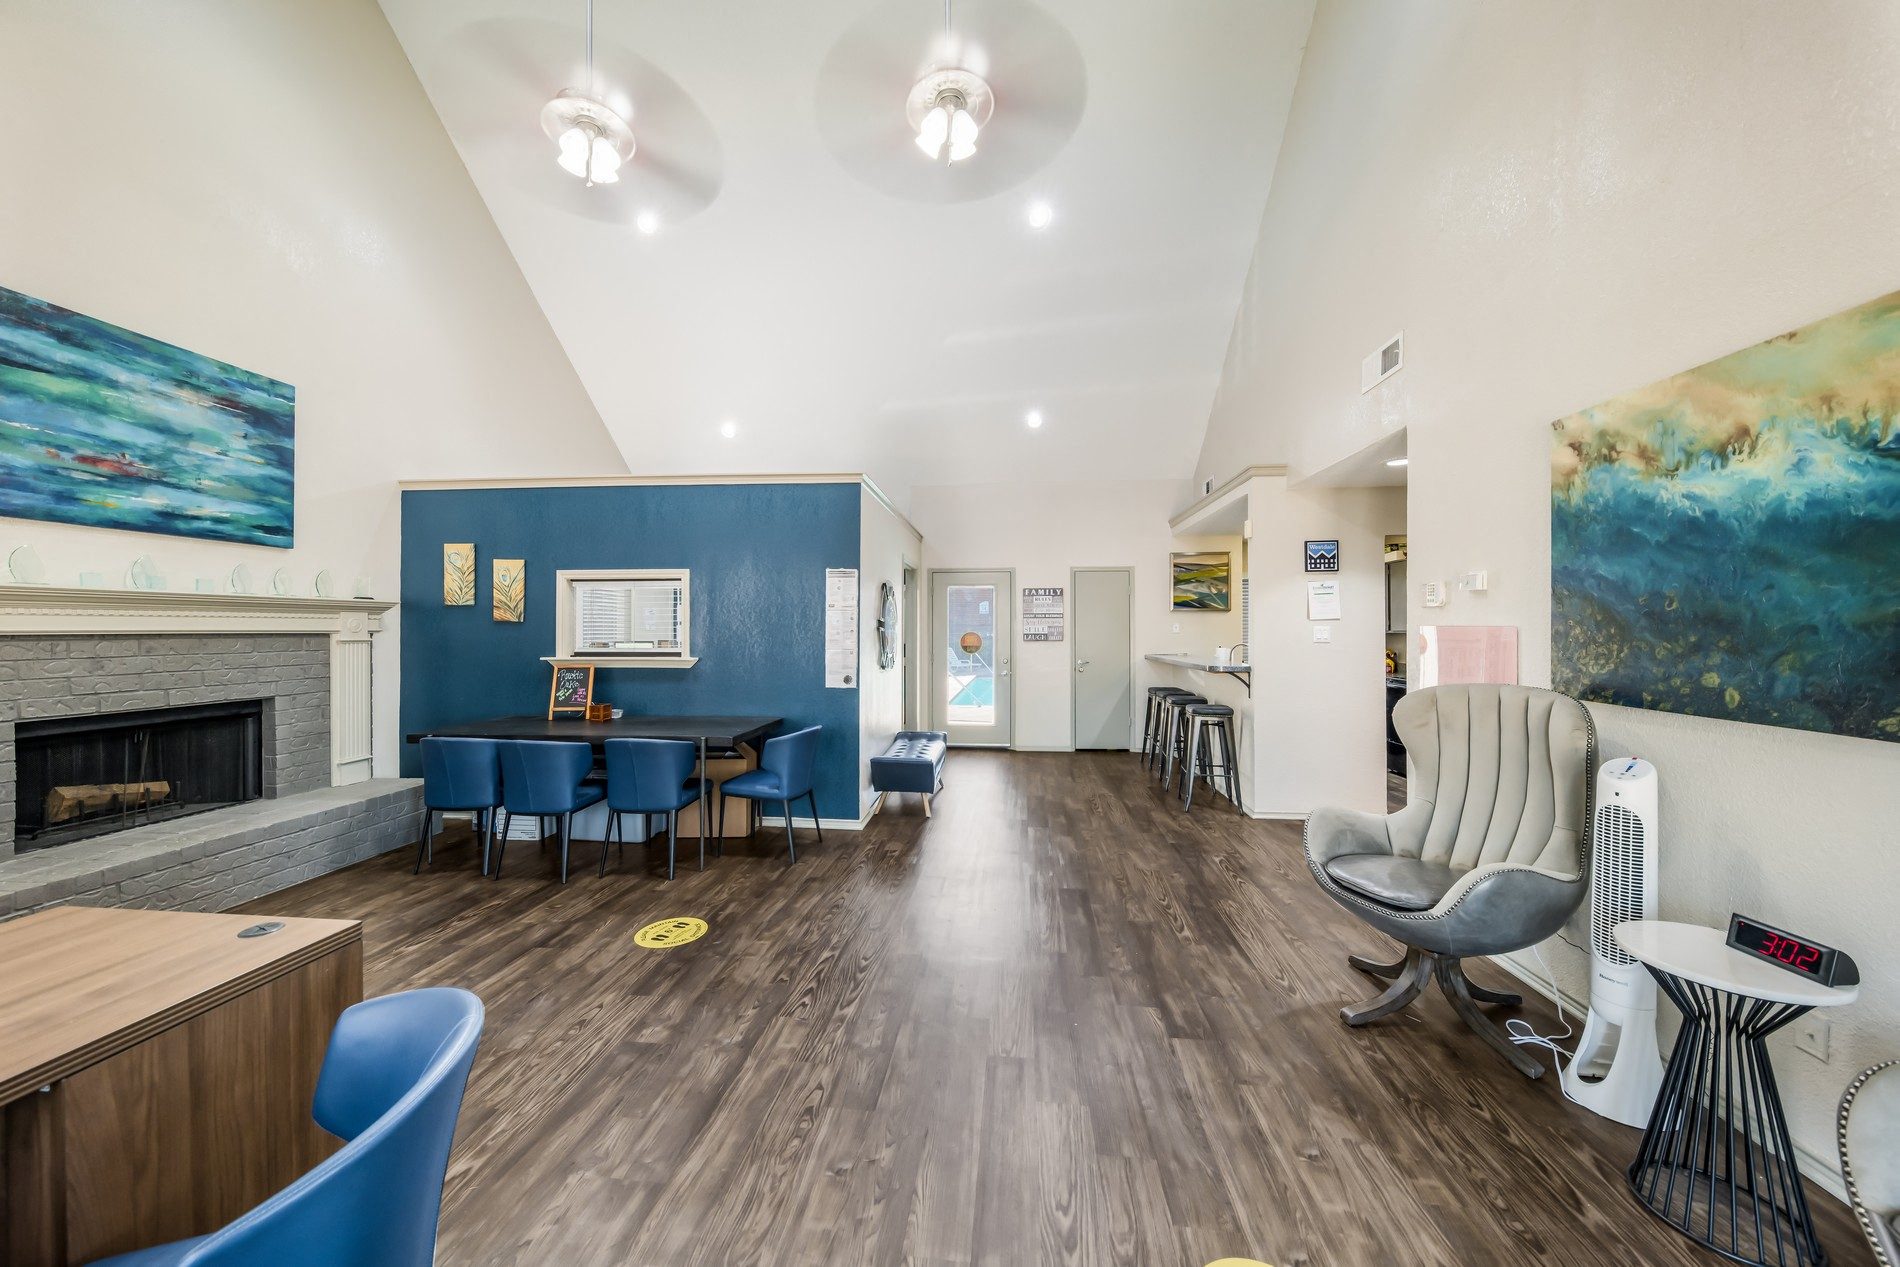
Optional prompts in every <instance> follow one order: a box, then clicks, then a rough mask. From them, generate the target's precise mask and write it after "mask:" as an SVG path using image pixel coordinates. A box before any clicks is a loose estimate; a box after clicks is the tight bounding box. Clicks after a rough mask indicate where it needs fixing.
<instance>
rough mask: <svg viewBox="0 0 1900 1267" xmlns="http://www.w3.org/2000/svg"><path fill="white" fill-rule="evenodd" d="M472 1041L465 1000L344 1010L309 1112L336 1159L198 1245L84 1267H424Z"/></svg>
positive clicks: (471, 1016)
mask: <svg viewBox="0 0 1900 1267" xmlns="http://www.w3.org/2000/svg"><path fill="white" fill-rule="evenodd" d="M481 1033H482V1002H481V1000H480V999H478V998H476V997H475V996H474V995H472V994H470V993H469V992H468V991H467V990H453V989H434V990H410V991H408V992H407V993H404V994H386V995H384V996H383V997H381V998H377V999H370V1000H368V1001H366V1002H363V1003H358V1004H357V1005H356V1006H355V1007H352V1008H350V1009H348V1010H347V1011H345V1012H344V1013H343V1015H342V1016H339V1017H338V1018H337V1022H336V1028H335V1029H334V1030H332V1031H331V1033H330V1049H329V1051H328V1052H326V1053H325V1054H324V1057H323V1072H322V1073H321V1074H320V1075H318V1078H317V1094H316V1098H315V1100H314V1101H313V1103H312V1104H311V1108H310V1116H311V1117H313V1118H315V1119H316V1122H317V1125H318V1126H321V1127H322V1128H323V1129H324V1130H326V1131H328V1132H330V1133H331V1134H332V1135H335V1136H336V1137H337V1138H339V1139H341V1140H343V1141H345V1142H344V1145H343V1148H342V1150H341V1151H339V1152H337V1153H334V1154H332V1155H331V1156H330V1157H329V1158H327V1159H326V1160H325V1161H323V1162H322V1163H321V1164H319V1165H318V1166H317V1167H316V1168H315V1169H313V1170H311V1171H309V1172H308V1173H306V1174H305V1175H303V1176H302V1177H301V1178H299V1179H298V1180H297V1181H296V1182H295V1183H293V1184H291V1185H290V1186H289V1187H287V1188H285V1189H284V1190H283V1191H282V1192H279V1193H278V1194H277V1195H275V1196H273V1197H271V1198H270V1199H269V1200H268V1201H266V1202H264V1203H263V1204H262V1205H260V1206H258V1207H257V1208H256V1209H254V1210H251V1211H250V1212H249V1213H247V1214H244V1215H242V1216H240V1217H239V1218H238V1219H237V1220H236V1221H235V1222H232V1223H229V1224H227V1225H225V1226H224V1227H223V1228H221V1229H219V1230H218V1231H216V1232H213V1233H211V1235H209V1236H196V1237H193V1238H191V1239H190V1240H184V1241H174V1242H172V1243H171V1244H169V1245H160V1246H157V1247H155V1248H152V1249H142V1250H138V1251H136V1252H134V1253H130V1254H120V1255H118V1256H117V1257H114V1258H107V1259H103V1260H101V1261H100V1262H99V1263H96V1264H94V1267H106V1265H107V1264H109V1265H110V1267H256V1264H258V1263H270V1264H272V1265H273V1267H336V1265H337V1264H340V1263H348V1264H350V1265H351V1267H430V1264H431V1263H432V1262H433V1261H434V1259H435V1229H436V1220H437V1217H438V1216H439V1215H440V1213H441V1209H442V1180H443V1178H444V1176H445V1175H446V1174H447V1172H448V1166H449V1145H450V1143H452V1142H453V1141H454V1138H455V1120H456V1118H457V1116H458V1115H459V1114H460V1113H461V1109H462V1091H463V1089H464V1088H465V1087H466V1086H467V1085H468V1068H469V1065H470V1064H471V1063H472V1062H473V1061H474V1059H475V1044H476V1041H477V1040H478V1039H480V1037H481Z"/></svg>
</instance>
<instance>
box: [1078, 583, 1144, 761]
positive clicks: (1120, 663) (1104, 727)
mask: <svg viewBox="0 0 1900 1267" xmlns="http://www.w3.org/2000/svg"><path fill="white" fill-rule="evenodd" d="M1069 580H1070V587H1069V588H1070V593H1071V594H1072V596H1073V599H1074V607H1073V611H1074V613H1075V614H1074V617H1073V619H1072V621H1071V631H1070V637H1071V638H1073V639H1074V642H1073V643H1072V645H1073V647H1074V648H1075V650H1074V652H1073V662H1072V669H1073V675H1074V678H1073V680H1074V688H1075V689H1074V699H1075V746H1076V747H1077V748H1078V749H1083V748H1109V749H1114V750H1117V751H1120V750H1125V749H1127V748H1128V747H1129V746H1130V743H1131V740H1130V735H1131V734H1132V733H1133V729H1134V725H1133V722H1134V715H1135V712H1134V710H1135V698H1134V693H1135V679H1134V672H1135V665H1134V638H1133V630H1132V629H1131V628H1130V622H1131V621H1132V620H1133V601H1132V600H1133V596H1134V584H1135V575H1134V572H1133V571H1131V570H1130V569H1128V568H1077V569H1076V570H1074V571H1073V572H1071V573H1069Z"/></svg>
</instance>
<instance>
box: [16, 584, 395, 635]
mask: <svg viewBox="0 0 1900 1267" xmlns="http://www.w3.org/2000/svg"><path fill="white" fill-rule="evenodd" d="M394 606H396V604H395V603H393V602H385V601H383V600H382V599H375V598H285V597H280V596H278V595H276V594H198V593H179V592H174V591H171V590H108V589H65V588H60V587H57V586H51V585H0V637H3V636H9V635H11V636H19V635H29V636H31V635H39V636H54V637H57V636H61V635H84V634H193V633H227V634H229V633H328V634H338V635H341V636H343V637H345V638H352V637H353V638H366V637H368V636H369V635H370V634H373V633H376V632H378V631H379V630H381V629H382V627H383V613H385V612H387V611H389V610H390V609H391V608H392V607H394Z"/></svg>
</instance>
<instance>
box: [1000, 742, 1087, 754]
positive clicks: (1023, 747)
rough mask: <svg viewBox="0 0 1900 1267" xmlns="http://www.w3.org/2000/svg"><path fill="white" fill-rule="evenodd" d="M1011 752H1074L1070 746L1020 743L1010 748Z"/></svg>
mask: <svg viewBox="0 0 1900 1267" xmlns="http://www.w3.org/2000/svg"><path fill="white" fill-rule="evenodd" d="M1010 751H1011V752H1074V751H1075V749H1074V747H1072V746H1071V745H1069V744H1066V743H1064V744H1039V743H1019V744H1013V745H1011V747H1010Z"/></svg>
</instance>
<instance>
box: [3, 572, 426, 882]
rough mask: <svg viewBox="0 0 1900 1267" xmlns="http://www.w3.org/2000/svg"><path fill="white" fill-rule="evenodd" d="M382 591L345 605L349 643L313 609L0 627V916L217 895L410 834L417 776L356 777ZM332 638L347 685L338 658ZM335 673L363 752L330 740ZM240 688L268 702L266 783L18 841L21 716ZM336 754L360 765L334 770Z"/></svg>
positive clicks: (361, 771) (358, 856)
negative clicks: (258, 627) (192, 809)
mask: <svg viewBox="0 0 1900 1267" xmlns="http://www.w3.org/2000/svg"><path fill="white" fill-rule="evenodd" d="M5 588H6V589H8V590H9V591H12V592H14V593H17V592H18V591H17V590H13V587H5ZM181 597H182V596H181ZM263 601H265V600H251V605H252V606H253V607H256V606H261V604H262V602H263ZM280 601H281V602H283V603H284V605H286V606H288V605H290V604H291V603H293V602H294V601H295V600H280ZM306 605H307V606H314V603H310V602H309V601H308V600H306ZM5 606H6V605H5V599H4V596H0V609H4V608H5ZM340 606H342V605H340ZM384 606H386V605H378V606H377V607H376V608H375V609H373V610H372V609H365V610H364V612H363V614H361V615H359V616H355V617H352V616H350V615H349V614H348V613H347V611H346V613H345V615H344V617H343V618H342V627H344V628H349V627H352V626H353V627H354V628H356V629H357V630H358V635H357V641H356V642H355V644H354V646H352V644H351V643H350V642H339V641H338V638H337V635H336V634H335V633H333V632H326V631H324V630H323V629H322V628H321V625H320V622H319V621H316V620H315V619H313V618H312V617H310V616H308V615H305V616H302V617H301V618H299V619H298V620H295V621H285V622H284V623H286V624H290V625H292V629H291V631H288V632H269V631H267V632H249V631H243V632H230V633H224V632H216V633H199V632H177V633H172V632H135V633H131V632H128V633H117V632H108V633H97V634H75V633H70V632H58V633H52V634H47V635H40V634H34V633H13V632H11V631H7V630H0V919H5V918H8V917H10V916H13V915H19V914H23V913H25V912H27V911H31V910H35V909H38V908H40V907H44V906H50V905H56V904H61V903H67V902H72V903H78V904H81V905H88V906H143V907H154V908H160V909H181V910H202V911H216V910H223V909H227V908H229V907H231V906H235V905H237V904H239V903H242V902H246V901H250V900H252V899H254V898H258V897H262V896H264V895H266V894H269V893H273V892H276V891H277V890H279V889H282V888H286V887H288V886H289V885H292V884H296V883H298V882H300V881H302V880H306V879H310V878H311V877H314V876H317V875H321V874H323V873H325V872H328V871H334V870H336V869H338V868H339V867H344V866H348V865H349V864H351V863H353V862H358V861H361V860H362V859H364V858H368V857H372V856H374V855H376V854H380V853H384V852H386V851H388V850H390V849H395V848H400V847H401V846H403V845H405V844H407V843H409V842H410V841H412V840H413V839H414V837H415V831H416V826H417V822H418V819H419V816H420V813H421V810H420V805H421V795H420V786H419V784H418V783H417V781H415V780H412V779H370V778H366V777H363V776H365V775H367V773H368V770H367V744H368V722H367V717H368V715H369V708H368V703H369V700H368V694H369V669H368V666H369V654H368V647H369V643H368V634H369V633H370V632H373V631H374V629H375V628H377V627H378V624H377V622H376V620H375V616H376V615H380V611H381V609H382V607H384ZM7 610H9V611H11V610H12V609H7ZM122 623H123V622H122ZM159 623H160V625H161V628H162V627H163V625H164V624H165V623H173V624H176V623H188V622H181V621H176V620H174V621H171V622H159ZM313 625H317V626H318V627H315V628H312V627H311V626H313ZM339 647H342V648H345V650H344V651H343V653H342V655H343V657H344V658H345V659H346V660H347V661H348V666H347V671H348V674H349V682H350V685H348V686H347V687H346V688H339V686H338V679H337V677H336V674H337V673H338V671H339V665H337V664H336V663H333V660H334V659H335V658H336V657H337V652H338V648H339ZM357 648H360V654H359V653H358V651H357ZM359 679H360V685H359V684H358V680H359ZM339 689H348V690H357V691H360V694H361V696H362V698H361V700H360V701H358V700H354V699H351V701H350V703H348V704H347V705H346V706H345V708H344V711H345V713H346V714H349V716H350V718H351V719H352V721H351V724H352V725H354V726H355V727H356V728H357V729H358V730H360V731H361V735H360V739H359V742H360V744H361V747H362V754H361V758H360V760H358V761H356V762H354V763H351V764H346V762H345V760H344V757H345V756H347V755H348V754H345V753H343V752H342V750H341V746H340V745H333V742H332V738H333V737H332V731H331V722H332V718H331V711H332V699H333V698H336V697H337V691H338V690H339ZM250 700H259V701H262V708H263V725H262V749H263V751H262V776H263V778H262V790H263V798H262V799H259V800H254V801H249V802H246V803H244V804H241V805H232V806H228V807H226V808H223V809H216V810H211V811H208V812H205V813H200V814H194V815H190V816H187V817H181V818H174V819H170V820H168V821H162V822H155V823H148V824H145V825H141V826H134V827H131V828H129V829H127V830H123V831H117V832H112V833H110V834H106V835H100V836H95V837H93V838H90V839H86V840H79V841H75V842H73V843H71V844H63V845H58V846H55V847H53V848H47V849H37V850H32V851H22V852H18V853H16V852H15V848H14V845H15V842H14V823H15V816H16V805H15V796H16V791H17V783H18V772H17V763H16V757H15V748H14V729H15V726H16V724H17V723H19V722H22V721H34V720H38V719H42V718H58V717H71V716H75V715H105V714H109V713H115V712H124V711H128V710H134V709H148V708H166V707H173V706H178V705H197V704H212V703H224V702H232V701H250ZM344 769H348V770H350V771H351V773H350V774H349V775H348V777H350V778H355V779H357V780H358V781H355V782H345V783H342V784H341V785H333V780H334V779H335V778H336V776H337V773H338V771H339V770H344Z"/></svg>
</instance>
